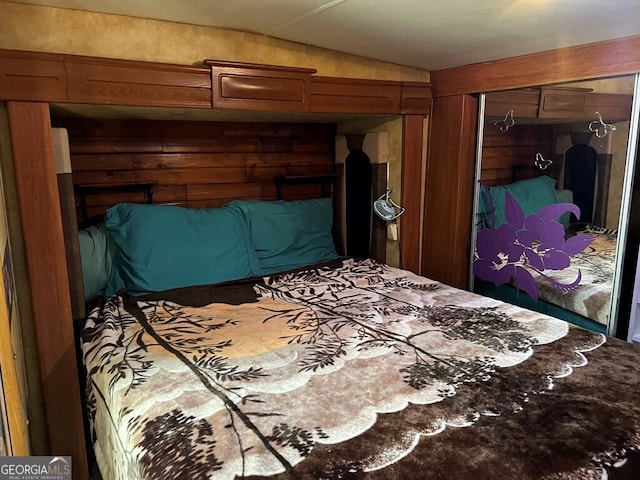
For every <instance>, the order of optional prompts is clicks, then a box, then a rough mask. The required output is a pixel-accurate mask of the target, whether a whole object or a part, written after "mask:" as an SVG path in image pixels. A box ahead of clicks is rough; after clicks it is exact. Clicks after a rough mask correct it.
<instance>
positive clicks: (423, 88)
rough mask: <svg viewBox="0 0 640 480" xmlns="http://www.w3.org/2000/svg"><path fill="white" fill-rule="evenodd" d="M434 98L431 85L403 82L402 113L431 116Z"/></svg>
mask: <svg viewBox="0 0 640 480" xmlns="http://www.w3.org/2000/svg"><path fill="white" fill-rule="evenodd" d="M432 101H433V98H432V94H431V84H429V83H415V82H403V83H402V93H401V98H400V112H401V113H402V114H404V115H419V114H422V115H429V114H430V113H431V104H432Z"/></svg>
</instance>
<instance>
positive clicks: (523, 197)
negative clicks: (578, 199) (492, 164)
mask: <svg viewBox="0 0 640 480" xmlns="http://www.w3.org/2000/svg"><path fill="white" fill-rule="evenodd" d="M506 194H509V195H511V198H513V200H515V201H516V202H517V203H518V205H519V206H520V207H521V208H522V213H523V214H524V215H525V216H526V217H528V216H538V212H540V211H543V210H540V209H543V208H548V207H549V206H551V205H554V204H556V205H557V204H564V205H571V204H572V192H571V191H569V190H555V180H554V179H552V178H550V177H547V176H539V177H535V178H532V179H527V180H522V181H518V182H514V183H512V184H509V185H500V186H492V187H488V188H487V189H486V190H485V192H483V193H482V196H481V202H480V207H479V212H480V216H481V217H483V216H484V218H487V216H488V215H490V214H495V217H494V218H491V220H490V221H489V220H484V225H482V226H481V227H480V228H483V227H486V228H492V229H494V230H495V229H497V228H499V227H500V226H502V225H504V224H505V223H507V220H506V218H505V213H504V212H505V208H506V205H505V196H506ZM486 198H490V200H489V201H487V200H484V199H486ZM507 201H508V199H507ZM573 208H575V206H573ZM490 212H491V213H490ZM578 212H579V210H578ZM570 213H571V212H565V213H564V214H563V215H562V216H561V217H560V218H558V219H554V220H557V224H556V225H554V227H557V228H555V230H557V231H558V236H563V237H564V239H565V240H568V239H570V238H571V237H576V238H585V239H589V241H588V244H587V245H585V246H584V248H581V249H580V250H579V251H576V252H572V254H571V255H570V263H567V264H566V265H565V264H563V265H562V266H561V267H562V268H546V269H545V268H542V269H541V270H538V269H537V268H535V267H536V265H533V264H530V263H529V262H528V261H526V262H524V266H525V268H526V269H527V271H528V272H529V273H530V274H531V279H532V281H533V282H535V287H531V288H529V289H527V288H519V287H521V285H517V284H515V281H514V279H511V285H508V286H502V287H501V286H500V285H497V288H496V287H494V286H492V283H491V282H488V283H487V282H483V280H492V279H491V278H488V276H487V275H486V274H482V272H481V271H478V269H477V268H474V271H475V272H476V273H479V279H480V281H479V282H478V286H477V289H476V291H478V292H480V293H484V294H488V295H492V296H495V297H497V298H499V299H502V300H505V301H511V302H515V303H517V304H522V305H523V306H526V307H528V308H534V309H538V310H540V311H543V313H550V314H552V315H556V316H559V317H560V318H563V319H565V320H569V321H572V322H574V323H577V324H578V325H582V326H589V327H590V328H592V329H595V330H597V331H605V329H606V326H607V325H608V323H609V314H610V310H611V294H612V291H613V278H614V273H615V254H616V242H617V231H616V230H613V229H607V228H604V227H601V226H598V225H594V224H592V223H585V222H579V221H578V219H577V218H576V217H575V216H573V215H570ZM547 224H548V223H547ZM545 228H547V227H545ZM549 228H550V227H549ZM549 231H551V230H549ZM480 235H481V234H480ZM516 243H519V242H518V241H516ZM496 248H498V247H496ZM500 248H502V249H503V250H504V248H503V247H500ZM477 258H478V255H477V254H476V260H477ZM474 267H475V265H474ZM527 294H529V296H531V297H532V300H530V299H529V298H521V297H523V296H525V297H526V295H527ZM536 303H538V304H539V305H536Z"/></svg>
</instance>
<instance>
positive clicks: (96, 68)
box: [64, 56, 211, 108]
mask: <svg viewBox="0 0 640 480" xmlns="http://www.w3.org/2000/svg"><path fill="white" fill-rule="evenodd" d="M64 65H65V68H66V70H67V72H68V86H67V91H68V101H69V102H74V103H92V104H98V105H100V104H113V105H133V106H135V105H144V106H151V107H191V108H210V107H211V79H210V76H209V70H208V69H207V68H202V67H199V68H197V67H189V66H181V65H167V64H158V63H150V62H136V61H125V60H112V59H101V58H90V57H69V56H67V57H65V60H64Z"/></svg>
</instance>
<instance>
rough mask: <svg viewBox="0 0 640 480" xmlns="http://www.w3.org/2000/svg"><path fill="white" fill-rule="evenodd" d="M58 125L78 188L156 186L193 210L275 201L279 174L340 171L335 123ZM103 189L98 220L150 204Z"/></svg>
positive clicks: (161, 195) (304, 193)
mask: <svg viewBox="0 0 640 480" xmlns="http://www.w3.org/2000/svg"><path fill="white" fill-rule="evenodd" d="M53 122H54V123H55V125H56V126H59V127H63V128H67V130H68V133H69V139H70V151H71V163H72V169H73V179H74V184H75V185H76V186H78V185H84V186H87V185H92V186H99V185H103V186H109V185H111V186H113V185H118V184H120V185H124V184H139V183H151V184H154V195H153V200H154V203H176V204H186V205H188V206H190V207H193V206H217V205H219V204H220V201H221V200H224V201H227V200H229V199H231V198H238V197H246V198H262V199H265V200H267V199H268V200H273V199H275V198H276V189H275V183H274V178H275V177H276V176H284V175H326V174H330V173H333V171H334V161H333V148H334V147H333V146H334V138H335V129H336V127H335V125H332V124H321V125H315V124H314V125H311V124H287V123H252V122H248V123H239V122H229V123H224V122H217V123H216V122H188V121H185V122H179V121H157V120H154V121H151V120H138V121H132V120H126V121H125V120H106V119H105V120H91V121H89V122H86V123H85V122H80V121H79V120H78V119H67V118H55V119H54V120H53ZM146 126H148V130H147V129H146ZM132 132H134V133H135V135H134V134H132ZM94 134H95V135H94ZM103 190H104V189H101V191H100V192H98V193H96V194H92V195H88V196H86V199H85V205H86V211H87V214H88V216H89V221H90V222H94V221H98V220H99V219H100V218H101V216H102V213H103V212H104V210H106V209H107V208H108V207H109V206H111V205H114V204H115V203H118V202H122V201H128V202H144V201H146V198H145V197H144V192H140V191H138V192H132V191H129V192H127V191H117V192H115V191H112V192H105V191H103ZM316 190H318V191H319V189H316ZM288 194H289V195H290V196H291V199H294V198H310V197H312V196H319V194H316V192H315V191H314V190H313V188H311V187H309V188H303V189H298V190H290V191H289V192H288ZM78 203H80V202H79V198H78ZM222 203H224V202H222ZM78 218H79V219H82V218H83V217H82V215H80V214H79V215H78Z"/></svg>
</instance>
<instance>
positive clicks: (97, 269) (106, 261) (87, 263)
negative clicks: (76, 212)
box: [78, 223, 116, 300]
mask: <svg viewBox="0 0 640 480" xmlns="http://www.w3.org/2000/svg"><path fill="white" fill-rule="evenodd" d="M78 242H79V245H80V262H81V265H82V283H83V286H84V299H85V300H87V299H88V298H90V297H93V296H96V295H103V294H104V293H105V289H106V287H107V283H108V281H109V276H110V273H111V266H112V264H113V257H114V255H115V254H116V244H115V243H114V241H113V239H112V238H111V235H109V233H108V232H107V229H106V228H105V225H104V223H100V224H98V225H95V226H91V227H87V228H84V229H82V230H80V231H79V232H78Z"/></svg>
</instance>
